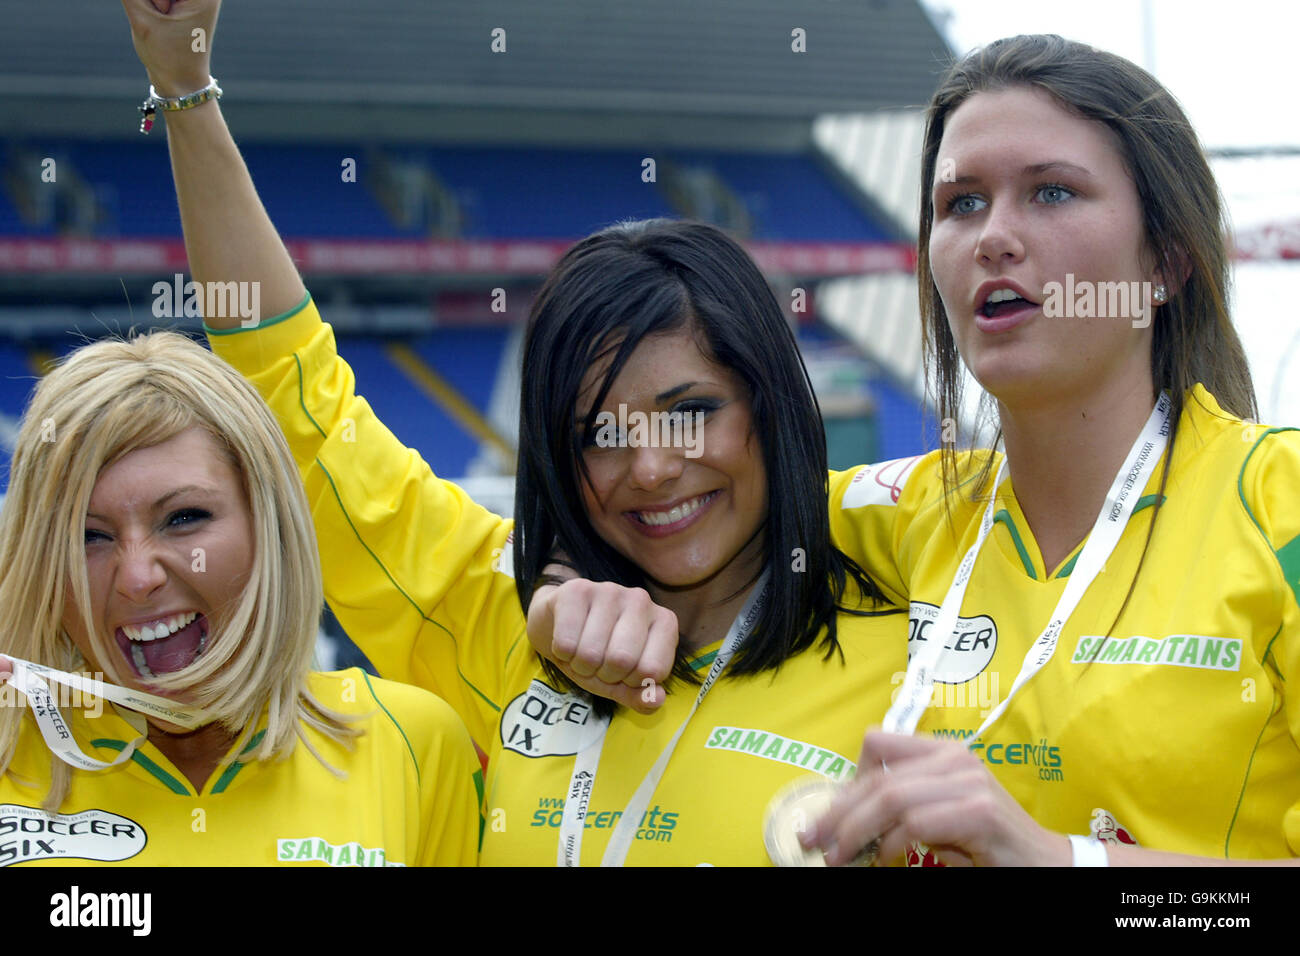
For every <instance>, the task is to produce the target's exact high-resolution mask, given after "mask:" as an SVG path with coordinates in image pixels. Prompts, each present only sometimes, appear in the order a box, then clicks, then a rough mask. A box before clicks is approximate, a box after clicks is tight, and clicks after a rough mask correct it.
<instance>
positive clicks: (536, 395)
mask: <svg viewBox="0 0 1300 956" xmlns="http://www.w3.org/2000/svg"><path fill="white" fill-rule="evenodd" d="M685 328H690V329H692V331H694V332H695V333H696V335H697V337H698V338H699V340H700V342H701V347H702V348H703V347H705V346H707V350H706V354H708V357H709V358H710V359H711V360H712V361H714V362H716V363H717V364H719V365H722V366H725V367H726V368H728V369H731V370H732V371H733V372H734V373H735V374H737V375H738V376H739V377H740V378H741V380H742V381H743V382H744V384H745V386H746V388H747V389H748V392H749V398H750V403H751V414H752V427H753V430H754V434H755V437H756V438H757V441H758V442H759V445H760V447H761V449H762V460H763V466H764V468H765V470H766V476H767V485H768V502H769V504H768V513H767V517H766V521H765V523H764V535H763V541H764V555H763V558H764V565H765V566H767V567H769V568H770V569H771V578H770V582H769V600H768V601H767V602H766V603H765V606H764V608H763V611H762V613H761V614H760V617H759V620H758V622H757V624H756V625H755V628H754V631H753V633H752V635H751V637H750V639H749V640H748V641H747V642H746V644H745V646H744V647H742V648H741V649H740V651H738V652H737V654H736V657H735V659H734V661H733V663H732V664H731V666H730V667H729V668H728V673H729V674H731V675H739V674H753V673H758V672H760V671H764V670H769V669H775V668H777V667H779V666H780V664H781V663H782V662H783V661H785V660H786V659H787V658H789V657H791V656H792V655H794V654H796V653H798V652H800V651H802V650H804V649H805V648H808V647H810V646H811V645H812V644H813V642H814V641H816V639H817V636H818V635H819V634H821V633H822V631H823V630H825V638H824V642H823V643H824V646H825V648H826V654H827V656H828V657H829V656H830V655H831V654H833V653H835V652H836V651H837V650H838V649H839V645H838V643H837V639H836V628H835V624H836V620H835V618H836V613H837V611H839V610H847V611H850V612H852V611H854V610H855V608H856V607H857V606H859V605H860V604H861V602H862V601H863V600H864V599H870V600H874V601H877V602H884V601H885V598H884V596H883V594H882V593H881V591H880V589H879V588H878V587H877V586H876V584H875V582H873V581H872V580H871V579H870V577H868V575H867V574H866V572H865V571H863V570H862V568H860V567H859V566H858V565H857V564H856V563H855V562H854V561H853V560H852V559H850V558H849V557H848V556H847V555H845V554H843V553H842V552H841V551H840V550H839V549H837V548H835V547H834V546H833V545H832V544H831V538H830V520H829V516H828V511H827V481H828V476H827V467H826V435H825V431H824V429H823V425H822V419H821V412H820V411H819V409H818V407H817V400H816V398H815V397H814V395H813V391H812V385H811V383H810V382H809V380H808V372H807V370H806V369H805V368H804V364H803V360H802V358H801V357H800V355H799V348H798V345H797V344H796V342H795V338H794V334H793V333H792V332H791V330H790V327H789V325H788V324H787V322H786V320H785V317H784V316H783V315H782V313H781V308H780V306H779V305H778V304H777V301H776V297H775V296H774V295H773V293H772V290H771V287H770V286H769V285H768V284H767V282H766V280H764V278H763V276H762V274H761V273H760V272H759V270H758V267H757V266H756V265H755V264H754V262H753V261H752V260H751V259H750V258H749V256H748V255H747V254H746V253H745V251H744V250H743V249H742V248H741V247H740V246H739V245H738V244H737V243H736V242H735V241H734V240H732V239H731V238H729V237H728V236H727V235H726V234H725V233H724V232H722V231H721V230H719V229H717V228H715V227H713V226H710V225H707V224H704V223H698V222H685V221H677V220H670V219H653V220H647V221H642V222H629V223H621V224H619V225H616V226H612V227H610V228H608V229H605V230H602V231H601V232H598V233H595V234H594V235H591V236H588V237H587V238H586V239H584V240H582V241H581V242H579V243H578V244H577V245H575V246H574V247H573V248H571V249H570V250H569V251H568V252H567V253H566V254H565V255H564V257H563V258H562V259H561V260H560V261H559V263H557V264H556V266H555V268H554V269H553V270H552V272H551V274H550V275H549V277H548V278H547V280H546V282H545V284H544V285H543V286H542V289H541V291H540V292H539V293H538V295H537V298H536V300H535V301H534V303H533V308H532V312H531V314H530V316H529V322H528V329H527V333H526V336H525V341H524V350H523V374H522V386H521V397H520V420H519V467H518V475H517V478H516V485H515V521H516V524H515V536H514V566H515V573H516V586H517V587H518V589H519V598H520V601H521V602H522V604H523V606H524V607H525V608H527V607H528V605H529V602H530V601H531V600H532V596H533V592H534V591H535V590H536V588H537V587H538V586H540V584H541V583H542V582H541V581H540V580H539V578H540V577H541V574H542V569H543V568H544V567H545V566H546V565H547V563H548V562H549V560H550V557H551V555H552V554H554V553H556V552H557V549H558V552H562V553H563V554H565V555H566V556H567V558H568V562H569V563H570V564H571V565H572V567H573V568H574V569H575V570H577V571H578V573H579V574H581V575H582V576H583V577H585V578H588V579H590V580H594V581H614V582H617V583H619V584H622V585H624V586H626V587H644V586H645V584H646V576H645V574H644V573H643V572H642V571H641V569H640V568H639V567H637V566H636V565H635V564H633V563H632V562H630V561H628V560H627V559H626V558H624V557H623V556H622V555H621V554H619V553H618V552H617V551H615V550H614V549H613V548H611V547H610V546H609V545H608V544H606V543H605V541H604V540H602V539H601V537H600V536H599V535H598V534H597V533H596V531H595V530H594V529H593V528H592V526H591V523H590V521H589V520H588V517H587V512H586V508H585V507H584V505H583V498H582V492H581V486H580V485H579V482H580V481H584V480H586V467H585V464H584V462H583V457H582V447H581V437H580V434H579V431H578V430H577V429H576V428H575V421H576V416H577V401H578V395H579V391H580V389H581V386H582V381H583V378H584V376H585V375H586V374H587V371H588V370H589V369H590V368H591V367H592V365H593V364H595V362H596V361H597V360H598V359H599V358H600V357H601V356H605V355H607V353H608V354H610V355H612V356H613V360H612V362H610V364H609V367H608V370H607V371H606V372H605V376H604V379H603V381H602V382H601V383H600V386H599V390H598V392H597V394H596V396H595V398H594V400H593V402H592V404H591V406H590V411H589V412H588V414H587V421H586V430H587V433H588V434H590V433H591V431H592V429H593V427H594V423H595V419H596V415H597V411H598V409H599V408H600V407H601V404H602V402H604V400H605V396H606V395H607V393H608V391H609V388H610V386H611V384H612V383H613V381H614V379H615V378H617V376H618V374H619V372H620V370H621V369H622V368H623V366H624V364H625V363H626V362H627V359H628V357H629V356H630V355H631V354H632V352H633V351H634V350H635V349H636V347H637V345H638V344H639V343H640V342H641V340H642V339H644V338H645V337H646V336H649V335H657V334H661V333H665V332H673V331H677V330H680V329H685ZM850 579H852V581H853V584H854V585H855V588H856V591H857V592H858V598H857V600H855V601H854V602H853V604H854V607H852V608H851V607H848V606H846V604H845V601H844V596H845V591H846V588H847V586H848V582H849V580H850ZM546 667H547V673H548V676H550V677H551V678H552V679H554V680H556V681H557V682H558V683H560V684H561V685H562V686H564V687H566V688H567V689H570V690H574V689H575V688H574V687H573V685H572V683H571V682H569V681H568V680H567V679H566V678H564V677H563V676H562V675H561V674H560V672H559V671H558V669H556V668H554V667H553V666H551V665H549V663H548V664H547V665H546ZM674 674H675V675H676V676H678V677H680V678H683V679H685V680H694V679H695V678H694V675H693V674H692V672H691V671H690V669H689V668H688V667H686V666H685V655H684V654H683V652H682V650H681V649H679V650H678V658H677V666H676V667H675V668H674Z"/></svg>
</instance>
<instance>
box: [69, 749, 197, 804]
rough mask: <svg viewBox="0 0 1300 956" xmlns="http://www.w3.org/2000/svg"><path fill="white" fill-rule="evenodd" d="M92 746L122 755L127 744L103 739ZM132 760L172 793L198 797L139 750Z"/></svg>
mask: <svg viewBox="0 0 1300 956" xmlns="http://www.w3.org/2000/svg"><path fill="white" fill-rule="evenodd" d="M90 746H92V747H107V748H108V749H109V750H116V751H117V752H118V753H121V752H122V751H123V750H125V749H126V742H125V741H123V740H110V739H108V738H105V737H101V738H100V739H99V740H92V741H91V742H90ZM131 760H132V761H134V762H135V763H138V764H139V765H140V766H141V767H144V769H145V770H148V771H149V772H150V773H151V774H153V775H154V776H155V777H157V778H158V781H159V782H160V783H162V784H163V785H164V786H165V787H166V788H167V789H168V790H170V791H171V792H172V793H179V794H180V795H181V796H182V797H193V796H196V794H194V793H193V792H192V791H191V790H190V788H189V787H187V786H185V784H183V783H181V782H180V781H179V780H177V779H176V778H175V777H173V776H172V775H171V774H169V773H168V772H167V771H166V770H164V769H163V768H162V767H160V766H158V765H157V764H156V763H154V762H153V761H152V760H150V759H149V758H148V757H146V756H145V755H144V754H142V753H140V751H139V750H133V751H132V752H131Z"/></svg>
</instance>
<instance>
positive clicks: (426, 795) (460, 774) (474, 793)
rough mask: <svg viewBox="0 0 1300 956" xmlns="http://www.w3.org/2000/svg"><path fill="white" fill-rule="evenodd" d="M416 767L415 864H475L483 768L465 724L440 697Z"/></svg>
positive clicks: (480, 829) (480, 834)
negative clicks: (417, 827)
mask: <svg viewBox="0 0 1300 956" xmlns="http://www.w3.org/2000/svg"><path fill="white" fill-rule="evenodd" d="M430 703H432V704H436V705H437V710H436V711H435V712H434V713H433V714H432V715H431V716H430V720H429V722H428V724H427V725H426V726H427V727H428V729H429V730H430V731H431V733H430V734H429V735H428V736H429V740H428V746H427V749H426V750H425V756H424V759H423V760H422V761H421V766H420V821H421V827H420V852H419V855H418V857H417V860H418V865H419V866H477V865H478V850H479V844H480V843H481V842H482V839H483V814H482V801H483V767H482V765H481V764H480V763H479V760H478V754H477V753H475V751H474V745H473V744H472V743H470V739H469V734H468V733H467V732H466V730H465V725H464V724H463V723H461V721H460V719H459V718H458V717H457V716H456V715H455V714H454V713H453V712H452V710H451V708H450V707H448V706H447V705H446V704H445V703H443V702H442V701H440V700H438V699H436V698H433V699H431V701H430Z"/></svg>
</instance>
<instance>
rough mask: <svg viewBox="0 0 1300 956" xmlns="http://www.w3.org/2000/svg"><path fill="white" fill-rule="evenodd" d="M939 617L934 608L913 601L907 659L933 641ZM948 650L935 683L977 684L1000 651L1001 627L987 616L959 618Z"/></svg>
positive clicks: (908, 625) (908, 627) (910, 613)
mask: <svg viewBox="0 0 1300 956" xmlns="http://www.w3.org/2000/svg"><path fill="white" fill-rule="evenodd" d="M938 616H939V608H938V607H936V606H935V605H933V604H925V603H923V602H921V601H913V602H912V607H911V610H910V611H909V612H908V621H907V657H908V660H911V658H912V655H913V654H914V653H916V651H917V649H918V648H919V647H920V646H921V645H922V644H923V643H925V642H926V641H928V640H929V639H930V627H931V625H932V624H934V621H935V618H937V617H938ZM944 647H945V648H946V650H945V651H944V653H943V655H942V656H941V657H940V658H939V663H938V664H937V665H936V667H935V678H934V679H935V681H936V683H942V684H964V683H966V682H967V681H969V680H974V679H975V678H976V677H977V676H978V675H979V674H980V673H981V672H982V671H983V670H984V668H986V667H988V666H989V662H990V661H991V660H993V653H994V652H995V651H996V650H997V649H998V626H997V624H995V623H994V622H993V618H991V617H989V616H988V615H987V614H981V615H980V616H979V617H959V618H958V619H957V627H956V630H955V632H954V633H953V634H952V635H951V636H950V637H949V638H948V643H947V644H945V645H944Z"/></svg>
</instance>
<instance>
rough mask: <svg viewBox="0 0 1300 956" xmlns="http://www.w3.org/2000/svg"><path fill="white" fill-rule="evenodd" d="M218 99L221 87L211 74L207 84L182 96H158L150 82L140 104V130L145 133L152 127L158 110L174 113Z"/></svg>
mask: <svg viewBox="0 0 1300 956" xmlns="http://www.w3.org/2000/svg"><path fill="white" fill-rule="evenodd" d="M219 99H221V87H219V86H217V80H216V77H214V76H211V75H209V76H208V85H207V86H205V87H203V89H201V90H195V91H194V92H193V93H187V94H186V95H184V96H159V95H158V91H157V90H155V89H154V88H153V85H152V84H151V85H150V86H149V96H148V97H147V98H146V99H145V101H144V102H143V103H141V104H140V132H142V133H144V134H146V135H147V134H148V133H149V131H150V130H151V129H153V120H154V114H155V113H157V112H158V110H162V111H163V112H165V113H174V112H176V111H177V110H188V109H193V108H194V107H196V106H199V105H200V104H202V103H206V102H207V101H208V100H219Z"/></svg>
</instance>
